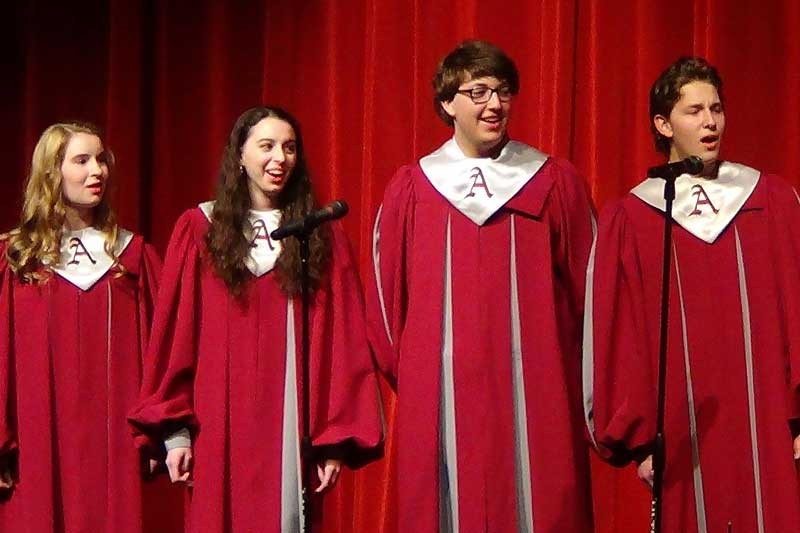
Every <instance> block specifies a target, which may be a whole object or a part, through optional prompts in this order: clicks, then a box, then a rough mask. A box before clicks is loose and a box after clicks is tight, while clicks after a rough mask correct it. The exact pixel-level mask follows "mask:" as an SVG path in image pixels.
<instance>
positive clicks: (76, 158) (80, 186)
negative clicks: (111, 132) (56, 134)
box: [61, 133, 108, 209]
mask: <svg viewBox="0 0 800 533" xmlns="http://www.w3.org/2000/svg"><path fill="white" fill-rule="evenodd" d="M107 181H108V155H107V154H106V152H105V150H104V149H103V142H102V141H101V140H100V138H99V137H97V136H96V135H92V134H90V133H76V134H75V135H73V136H72V138H71V139H70V140H69V142H68V143H67V149H66V151H65V153H64V162H63V163H61V191H62V193H63V195H64V199H65V200H66V203H67V206H69V207H72V208H76V209H91V208H93V207H95V206H97V205H98V204H99V203H100V201H101V200H102V199H103V194H104V193H105V190H106V182H107Z"/></svg>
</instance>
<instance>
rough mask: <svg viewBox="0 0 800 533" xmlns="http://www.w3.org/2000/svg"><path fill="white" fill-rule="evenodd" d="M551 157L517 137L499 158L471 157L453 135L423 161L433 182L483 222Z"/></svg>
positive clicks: (424, 168) (478, 220)
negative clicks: (464, 151)
mask: <svg viewBox="0 0 800 533" xmlns="http://www.w3.org/2000/svg"><path fill="white" fill-rule="evenodd" d="M547 158H548V156H547V154H544V153H542V152H540V151H538V150H536V149H535V148H532V147H530V146H528V145H526V144H523V143H520V142H516V141H508V142H507V143H506V145H505V146H504V147H503V149H502V150H501V151H500V155H499V156H497V158H496V159H490V158H479V157H467V156H465V155H464V153H463V152H462V151H461V149H460V148H459V147H458V144H457V143H456V140H455V138H452V139H450V140H449V141H447V142H446V143H444V144H443V145H442V146H441V147H439V149H438V150H436V151H435V152H433V153H431V154H429V155H427V156H425V157H423V158H422V159H420V160H419V164H420V167H421V168H422V172H423V173H424V174H425V177H426V178H428V181H429V182H430V183H431V185H433V187H434V188H435V189H436V190H437V191H438V192H439V193H440V194H441V195H442V196H444V197H445V198H446V199H447V201H449V202H450V203H451V204H452V205H453V207H455V208H456V209H458V210H459V211H460V212H461V213H463V214H464V216H466V217H467V218H469V219H470V220H472V221H473V222H475V223H476V224H478V225H479V226H480V225H483V224H484V223H485V222H486V221H487V220H488V219H489V218H490V217H491V216H492V215H494V214H495V213H496V212H497V211H498V210H499V209H500V208H501V207H503V206H504V205H506V203H508V202H509V201H510V200H511V199H512V198H513V197H514V196H515V195H516V194H517V193H518V192H519V191H520V190H521V189H522V188H523V187H524V186H525V185H526V184H527V183H528V182H529V181H530V180H532V179H533V177H534V176H535V175H536V173H537V172H539V170H540V169H541V168H542V166H543V165H544V164H545V162H546V161H547Z"/></svg>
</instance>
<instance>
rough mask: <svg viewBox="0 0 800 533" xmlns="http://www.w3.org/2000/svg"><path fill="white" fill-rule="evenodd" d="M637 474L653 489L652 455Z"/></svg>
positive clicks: (643, 462)
mask: <svg viewBox="0 0 800 533" xmlns="http://www.w3.org/2000/svg"><path fill="white" fill-rule="evenodd" d="M795 446H797V441H795ZM795 449H797V448H795ZM636 474H637V475H638V476H639V479H641V480H642V482H643V483H645V484H646V485H647V486H648V487H650V488H651V489H652V488H653V475H654V474H655V472H654V471H653V456H652V455H648V456H647V459H645V460H644V461H642V462H641V463H639V467H638V468H637V469H636Z"/></svg>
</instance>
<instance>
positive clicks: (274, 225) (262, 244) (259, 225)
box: [198, 202, 281, 277]
mask: <svg viewBox="0 0 800 533" xmlns="http://www.w3.org/2000/svg"><path fill="white" fill-rule="evenodd" d="M198 207H199V208H200V210H201V211H202V212H203V214H204V215H205V216H206V218H207V219H208V220H209V221H211V213H212V212H213V211H214V202H203V203H202V204H200V205H199V206H198ZM247 219H248V220H249V221H250V226H251V227H252V229H253V230H252V234H249V235H247V234H246V236H247V238H248V240H249V241H250V254H249V255H248V256H247V257H246V258H245V260H244V263H245V266H247V269H248V270H249V271H250V272H251V273H252V274H253V275H254V276H256V277H260V276H263V275H264V274H266V273H267V272H269V271H270V270H272V269H273V268H275V262H276V261H277V260H278V255H280V253H281V242H280V241H273V240H272V239H271V238H270V236H269V234H270V233H271V232H272V231H273V230H275V229H278V226H280V223H281V211H280V209H268V210H265V211H260V210H257V209H251V210H250V211H249V212H248V215H247Z"/></svg>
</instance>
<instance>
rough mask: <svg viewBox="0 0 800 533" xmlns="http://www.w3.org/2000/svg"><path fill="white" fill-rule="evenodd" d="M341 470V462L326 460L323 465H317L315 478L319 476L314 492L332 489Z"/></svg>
mask: <svg viewBox="0 0 800 533" xmlns="http://www.w3.org/2000/svg"><path fill="white" fill-rule="evenodd" d="M341 470H342V462H341V461H339V460H337V459H328V460H326V461H325V463H324V464H321V465H317V476H319V487H317V490H315V491H314V492H318V493H319V492H324V491H326V490H329V489H332V488H333V487H334V486H335V485H336V482H337V481H338V480H339V472H340V471H341Z"/></svg>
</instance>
